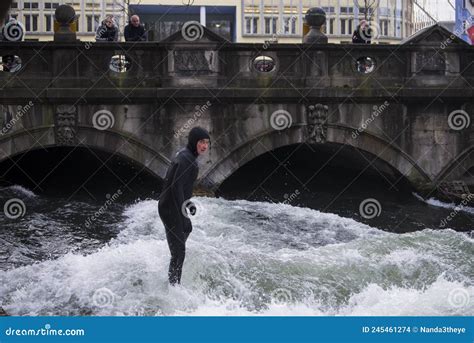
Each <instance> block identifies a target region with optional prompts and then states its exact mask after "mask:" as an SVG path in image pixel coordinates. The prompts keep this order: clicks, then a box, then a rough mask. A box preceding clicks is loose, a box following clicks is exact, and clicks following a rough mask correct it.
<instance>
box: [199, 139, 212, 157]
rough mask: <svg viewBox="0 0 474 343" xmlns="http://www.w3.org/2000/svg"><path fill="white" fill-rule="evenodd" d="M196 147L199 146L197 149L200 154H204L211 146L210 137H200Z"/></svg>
mask: <svg viewBox="0 0 474 343" xmlns="http://www.w3.org/2000/svg"><path fill="white" fill-rule="evenodd" d="M196 148H197V149H196V150H197V152H198V154H199V155H202V154H204V153H205V152H206V151H207V149H208V148H209V139H200V140H199V141H198V142H197V146H196Z"/></svg>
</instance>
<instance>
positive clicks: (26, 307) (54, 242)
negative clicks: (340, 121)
mask: <svg viewBox="0 0 474 343" xmlns="http://www.w3.org/2000/svg"><path fill="white" fill-rule="evenodd" d="M12 198H17V199H21V200H22V201H23V202H24V204H25V208H26V213H25V215H24V216H23V217H20V218H18V219H9V218H7V217H5V216H1V217H0V226H1V232H0V269H1V271H0V306H1V307H3V308H4V309H5V311H6V312H7V313H9V314H11V315H254V314H259V315H474V284H473V281H474V267H473V252H474V240H473V238H472V231H471V230H472V226H470V224H469V223H472V221H473V220H474V213H473V212H472V211H473V209H472V208H468V207H466V208H463V209H462V212H463V213H462V216H464V218H465V219H464V222H463V223H465V224H462V223H461V224H459V223H458V225H465V227H457V228H456V230H457V231H455V230H452V229H449V228H445V229H438V228H437V227H436V228H435V227H432V228H430V226H429V224H426V225H425V227H420V226H419V227H418V230H417V231H413V229H411V230H409V231H411V232H406V233H393V232H390V230H388V231H387V230H385V228H384V227H381V226H382V225H384V224H383V223H380V222H378V224H377V225H373V226H369V225H367V223H362V222H361V220H358V219H359V218H360V216H359V214H358V213H353V215H352V216H351V215H350V213H349V212H350V211H349V209H348V208H346V209H345V211H346V212H347V214H348V215H345V216H342V215H341V214H333V213H324V212H320V211H317V210H314V209H310V208H307V207H304V206H302V204H298V205H299V206H293V205H290V204H282V203H280V204H278V203H270V202H262V201H246V200H225V199H223V198H208V197H196V198H195V199H194V200H195V202H196V204H197V208H198V211H197V214H196V216H194V217H193V218H192V220H193V226H194V230H193V233H192V234H191V236H190V238H189V240H188V243H187V255H186V261H185V264H184V270H183V279H182V285H181V286H178V287H167V282H166V274H167V268H168V262H169V250H168V246H167V243H166V240H165V235H164V231H163V226H162V224H161V221H160V220H159V216H158V212H157V201H156V200H153V199H146V200H137V201H132V202H128V203H127V202H120V201H116V202H114V203H113V204H111V205H110V206H108V208H107V210H106V211H104V213H103V214H101V215H100V216H98V217H97V219H96V220H95V221H94V223H93V225H90V226H89V227H88V225H85V223H86V221H87V218H90V217H91V216H93V215H94V213H96V212H97V211H98V210H99V209H100V207H101V206H103V205H104V201H96V202H91V201H84V202H83V201H78V200H69V201H66V199H62V198H60V197H59V198H54V199H53V198H51V197H50V196H43V195H37V194H34V193H33V192H31V191H30V190H28V189H25V188H23V187H21V186H18V185H15V186H10V187H6V188H3V189H1V190H0V201H1V203H2V206H3V204H4V203H5V202H6V201H7V200H8V199H12ZM412 198H413V201H415V202H417V203H418V206H420V207H422V208H425V209H429V211H436V212H437V213H440V216H446V215H448V214H449V213H450V212H451V211H452V208H450V205H447V204H444V203H440V202H439V203H437V202H436V201H435V200H431V205H430V204H427V203H425V202H422V201H421V200H419V199H416V197H414V196H413V197H412ZM104 200H105V199H104ZM433 205H436V207H434V206H433ZM440 205H441V206H445V207H448V208H443V207H440ZM422 212H423V211H422V210H419V213H422ZM427 216H429V217H431V216H432V215H431V214H429V213H428V214H427ZM347 217H352V218H354V219H351V218H347ZM466 218H467V219H466ZM355 219H357V220H355ZM394 220H397V219H396V218H395V219H391V218H390V217H388V218H387V219H386V222H389V221H394ZM418 221H419V222H420V223H421V224H420V225H423V224H422V222H423V219H422V218H418ZM448 227H449V226H448ZM402 231H404V230H402ZM460 231H463V232H460Z"/></svg>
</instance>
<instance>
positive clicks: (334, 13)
mask: <svg viewBox="0 0 474 343" xmlns="http://www.w3.org/2000/svg"><path fill="white" fill-rule="evenodd" d="M372 2H373V3H375V5H374V6H373V7H371V8H368V9H367V8H366V7H365V1H363V0H299V1H293V0H194V1H192V0H162V1H160V2H159V3H158V2H157V1H156V0H75V1H73V2H70V1H69V2H68V1H59V0H56V1H49V0H48V1H45V0H28V1H26V0H17V1H16V2H15V3H14V6H13V8H12V10H11V13H10V14H11V16H13V17H15V18H16V19H18V20H19V21H21V22H22V23H23V25H24V26H25V29H26V32H27V34H26V39H34V40H51V39H52V36H53V28H54V10H55V8H56V7H57V6H59V5H60V4H64V3H66V4H70V5H72V6H73V7H74V8H75V10H76V13H77V15H78V20H77V24H76V30H77V34H78V37H79V38H80V39H81V40H94V38H95V31H96V29H97V26H98V25H99V23H100V22H101V20H102V19H103V18H104V17H105V16H106V15H109V14H110V15H113V16H114V17H115V19H116V22H117V24H118V25H119V28H120V32H121V33H122V32H123V27H124V25H125V24H126V22H127V20H128V15H129V13H130V14H131V13H136V14H138V15H139V16H140V17H141V20H142V22H143V23H144V24H145V27H146V29H147V30H148V31H149V39H150V40H154V41H159V40H161V39H164V38H166V37H167V36H169V35H170V34H171V33H173V32H176V31H177V30H179V29H180V27H182V25H183V24H184V23H185V22H187V21H198V22H200V23H201V24H202V25H204V26H206V27H207V28H209V29H211V30H213V31H214V32H216V33H218V34H220V35H222V36H224V37H225V38H227V39H229V40H231V41H234V42H243V43H264V42H265V41H272V42H279V43H300V42H301V41H302V36H303V30H304V29H303V23H304V15H305V13H306V11H307V10H308V9H309V8H311V7H321V8H323V9H324V10H325V12H326V16H327V20H326V25H325V27H323V29H324V31H325V33H326V34H327V36H328V38H329V42H330V43H341V42H350V41H351V37H352V33H353V31H354V30H355V29H356V27H357V24H358V23H359V21H360V20H362V19H364V18H366V17H369V18H371V19H372V27H373V28H374V32H375V34H374V35H375V36H376V38H375V39H373V41H374V42H375V43H380V44H390V43H398V42H400V41H401V40H402V39H404V38H406V37H408V36H410V35H411V34H413V33H414V27H415V22H414V18H415V16H414V5H413V0H373V1H372ZM369 3H371V1H369ZM120 38H121V37H120Z"/></svg>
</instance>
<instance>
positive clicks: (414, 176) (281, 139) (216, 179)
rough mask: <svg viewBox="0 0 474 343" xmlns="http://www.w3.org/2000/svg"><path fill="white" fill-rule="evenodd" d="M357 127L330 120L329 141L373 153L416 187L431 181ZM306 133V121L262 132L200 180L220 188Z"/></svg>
mask: <svg viewBox="0 0 474 343" xmlns="http://www.w3.org/2000/svg"><path fill="white" fill-rule="evenodd" d="M355 130H356V129H354V128H352V127H349V126H344V125H337V124H329V125H328V128H327V140H326V142H327V143H336V144H340V145H348V146H351V147H353V148H356V149H359V150H361V151H364V152H368V153H370V154H371V155H373V156H374V158H378V159H380V160H382V161H384V162H386V163H387V164H388V165H390V166H391V167H392V168H393V169H395V170H396V171H398V172H399V173H400V174H401V175H403V176H404V177H406V178H407V179H408V181H410V183H411V184H412V186H414V187H415V188H416V187H417V185H419V184H424V183H427V182H431V179H430V177H429V176H428V174H427V173H426V172H425V171H424V170H423V169H422V168H421V167H420V166H419V165H417V163H416V162H415V161H414V160H413V159H412V158H411V157H410V156H409V155H408V154H407V153H405V152H403V151H402V150H401V149H400V148H398V147H397V146H396V145H394V144H391V143H390V142H388V141H386V140H385V139H383V138H381V137H378V136H376V135H373V134H371V133H367V132H362V133H360V134H359V136H358V137H357V138H353V137H352V134H353V132H354V131H355ZM306 137H307V135H306V126H305V125H294V126H292V127H290V128H288V129H286V130H285V132H284V134H282V133H281V132H280V131H276V130H267V131H264V132H261V133H260V134H258V135H256V136H254V137H253V138H252V139H249V140H248V141H246V142H243V143H242V144H240V145H236V147H235V149H233V150H232V151H231V152H230V153H229V154H227V156H226V157H224V158H223V159H221V160H220V161H217V162H215V163H213V167H212V168H211V169H209V170H208V171H207V172H206V173H205V174H204V175H203V176H202V178H201V182H202V184H204V185H205V186H207V187H210V188H213V189H217V188H218V187H219V185H220V184H222V182H224V181H225V180H226V179H227V178H228V177H229V176H231V175H232V174H233V173H234V172H235V171H237V170H238V169H239V168H240V167H242V166H243V165H245V164H246V163H247V162H249V161H251V160H253V159H254V158H257V157H259V156H260V155H262V154H264V153H267V152H270V151H272V150H275V149H278V148H281V147H284V146H288V145H293V144H301V143H305V141H306Z"/></svg>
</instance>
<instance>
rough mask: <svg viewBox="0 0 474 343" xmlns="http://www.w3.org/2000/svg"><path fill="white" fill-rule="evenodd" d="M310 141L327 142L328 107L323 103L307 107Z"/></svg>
mask: <svg viewBox="0 0 474 343" xmlns="http://www.w3.org/2000/svg"><path fill="white" fill-rule="evenodd" d="M306 113H307V127H308V139H307V141H308V143H312V144H316V143H325V142H326V132H327V117H328V107H327V106H326V105H323V104H316V105H309V106H308V108H307V111H306Z"/></svg>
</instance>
